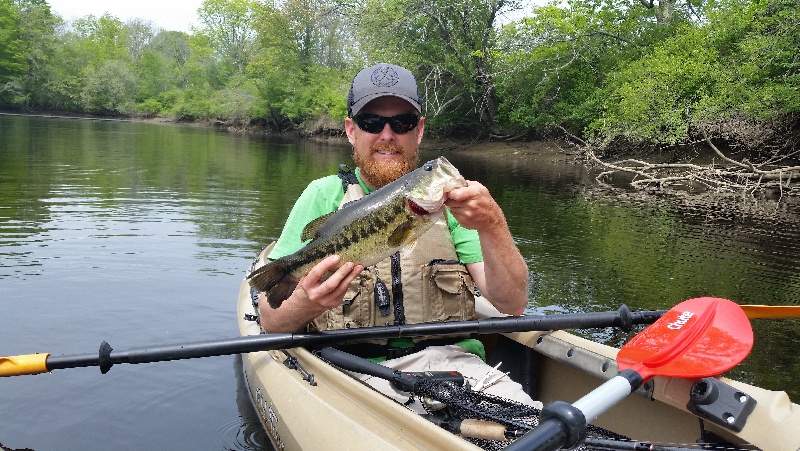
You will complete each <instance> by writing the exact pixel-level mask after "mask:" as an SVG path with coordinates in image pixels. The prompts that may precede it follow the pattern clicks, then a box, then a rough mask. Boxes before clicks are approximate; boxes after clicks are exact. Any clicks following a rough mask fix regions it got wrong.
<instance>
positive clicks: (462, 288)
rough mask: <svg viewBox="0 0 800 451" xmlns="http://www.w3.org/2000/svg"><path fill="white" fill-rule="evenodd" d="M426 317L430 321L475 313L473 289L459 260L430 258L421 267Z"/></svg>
mask: <svg viewBox="0 0 800 451" xmlns="http://www.w3.org/2000/svg"><path fill="white" fill-rule="evenodd" d="M423 278H424V280H425V281H429V282H432V283H425V284H423V287H424V288H423V289H424V290H425V291H427V292H426V293H425V295H424V296H423V297H424V298H425V299H427V310H428V312H427V313H428V317H429V318H430V320H432V321H463V320H467V319H473V318H475V317H476V315H475V291H474V284H473V282H472V277H470V275H469V272H468V271H467V268H466V267H465V266H464V265H462V264H461V263H458V262H451V261H436V260H435V261H433V262H431V263H429V264H428V265H426V266H425V268H424V269H423Z"/></svg>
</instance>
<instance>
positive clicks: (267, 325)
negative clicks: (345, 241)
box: [258, 255, 364, 333]
mask: <svg viewBox="0 0 800 451" xmlns="http://www.w3.org/2000/svg"><path fill="white" fill-rule="evenodd" d="M339 261H340V257H339V256H338V255H332V256H330V257H327V258H325V259H324V260H322V261H321V262H319V263H317V264H316V265H314V267H313V268H311V271H309V272H308V274H306V275H305V276H303V277H302V278H301V279H300V281H299V282H298V283H297V287H295V289H294V291H293V292H292V295H291V296H289V298H288V299H286V300H285V301H283V304H281V306H280V307H278V308H276V309H273V308H271V307H270V306H269V303H268V302H267V299H266V296H265V295H264V293H261V294H260V295H259V297H258V299H259V302H258V311H259V316H260V317H261V328H262V329H264V332H267V333H275V332H297V331H300V330H302V329H303V327H305V326H306V324H308V323H310V322H311V321H312V320H313V319H314V318H316V317H317V316H319V315H321V314H322V313H323V312H325V311H326V310H330V309H332V308H336V307H338V306H340V305H341V304H342V299H343V298H344V294H345V293H346V292H347V287H348V286H350V283H351V282H352V281H353V280H354V279H355V278H356V277H357V276H358V275H359V274H360V273H361V271H363V270H364V266H363V265H356V264H354V263H353V262H345V263H344V264H343V265H342V266H341V267H340V268H338V269H336V265H338V264H339ZM328 274H329V275H328ZM326 275H327V277H326Z"/></svg>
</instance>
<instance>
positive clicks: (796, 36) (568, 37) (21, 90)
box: [0, 0, 800, 145]
mask: <svg viewBox="0 0 800 451" xmlns="http://www.w3.org/2000/svg"><path fill="white" fill-rule="evenodd" d="M523 4H524V3H523V2H521V1H519V0H455V1H454V0H380V1H379V0H367V1H366V2H363V3H357V2H354V1H352V0H280V1H278V0H271V1H257V0H205V1H204V2H203V5H202V7H201V8H200V10H199V14H198V15H199V19H200V22H201V23H202V26H201V27H199V28H198V29H196V30H193V33H191V34H187V33H182V32H175V31H164V30H159V29H156V28H155V27H154V26H153V25H152V24H150V23H148V22H145V21H142V20H133V21H129V22H128V23H122V22H121V21H120V20H118V19H117V18H115V17H113V16H109V15H103V16H101V17H95V16H92V15H90V16H87V17H83V18H79V19H77V20H75V21H73V22H72V23H70V24H65V23H62V22H61V21H60V19H59V18H58V17H55V16H53V15H52V14H51V12H50V8H49V6H48V5H47V2H46V0H0V104H2V105H12V106H18V107H23V108H31V109H35V108H54V109H61V110H74V111H88V112H96V113H103V114H145V115H153V114H157V115H172V116H174V117H176V118H181V119H213V120H220V121H229V122H236V123H240V124H251V123H260V124H264V125H265V126H267V127H268V128H270V129H272V130H276V131H283V130H287V129H291V128H303V129H306V130H309V131H311V130H318V131H325V132H326V133H327V132H328V131H329V130H330V129H331V128H335V127H340V126H341V121H342V119H343V118H344V116H345V114H346V106H345V96H346V94H347V89H348V87H349V82H350V80H351V79H352V77H353V75H354V74H355V73H356V71H358V70H359V69H361V68H363V67H364V66H366V65H369V64H373V63H375V62H378V61H385V62H391V63H396V64H400V65H403V66H406V67H408V68H409V69H410V70H411V71H412V72H414V73H415V75H416V76H417V78H418V81H419V82H420V89H421V92H422V94H423V98H424V99H425V104H424V108H425V114H426V116H427V119H428V120H427V122H426V124H427V126H428V130H429V131H430V132H432V133H437V132H438V133H460V132H465V133H470V134H473V135H475V134H484V135H486V134H488V133H493V134H500V135H518V134H530V133H531V132H534V133H536V132H543V131H547V130H549V129H553V128H556V127H564V128H566V129H567V130H568V131H570V132H572V133H574V134H577V135H583V136H584V137H589V138H593V139H594V140H595V142H599V143H610V142H616V141H617V140H619V139H623V140H627V141H630V142H647V143H660V144H668V145H677V144H681V143H685V142H687V141H689V140H693V139H695V138H696V137H695V136H693V135H692V134H693V133H694V130H697V128H698V127H702V126H707V125H715V124H716V125H719V124H724V123H725V121H727V120H731V118H737V120H738V119H742V120H743V121H739V122H738V123H749V124H775V123H781V122H782V121H783V122H785V123H786V124H789V125H787V126H790V125H791V123H792V122H791V117H793V116H792V115H796V114H797V113H798V112H800V61H798V58H797V55H798V51H797V49H798V42H800V0H709V1H707V2H704V3H698V2H693V3H691V5H690V4H689V3H688V2H686V3H684V2H676V1H674V0H662V1H659V2H657V5H656V7H655V8H652V9H651V8H646V7H644V6H642V5H641V3H640V2H635V1H634V2H631V1H630V0H569V1H567V2H560V1H553V2H552V3H551V4H548V5H545V6H537V7H534V8H532V9H531V10H529V11H522V12H523V13H525V14H523V15H522V16H524V17H521V18H519V19H517V20H515V21H509V20H508V16H507V14H509V13H519V12H520V11H521V8H522V5H523ZM515 17H520V14H515ZM501 21H502V22H501ZM501 23H502V25H501ZM786 118H789V120H787V119H786ZM784 128H785V127H784Z"/></svg>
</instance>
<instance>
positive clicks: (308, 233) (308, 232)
mask: <svg viewBox="0 0 800 451" xmlns="http://www.w3.org/2000/svg"><path fill="white" fill-rule="evenodd" d="M334 213H336V212H335V211H334V212H331V213H328V214H324V215H322V216H320V217H319V218H317V219H315V220H313V221H311V222H309V223H308V224H306V226H305V227H304V228H303V232H302V233H301V234H300V241H308V240H313V239H314V238H316V237H317V233H319V229H320V227H322V225H323V224H325V222H327V221H328V218H330V217H331V215H333V214H334Z"/></svg>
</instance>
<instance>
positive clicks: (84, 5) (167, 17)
mask: <svg viewBox="0 0 800 451" xmlns="http://www.w3.org/2000/svg"><path fill="white" fill-rule="evenodd" d="M48 3H49V4H50V9H51V10H52V11H53V12H56V13H58V15H60V16H61V17H62V18H64V19H65V20H73V19H77V18H80V17H86V16H88V15H89V14H94V15H95V16H97V17H100V16H102V15H103V14H105V13H109V14H111V15H112V16H114V17H116V18H117V19H119V20H121V21H123V22H127V21H128V19H133V18H137V17H138V18H142V19H145V20H150V21H152V22H153V23H155V24H156V26H159V27H161V28H164V29H166V30H175V31H186V32H188V31H189V25H194V26H197V25H198V20H197V9H198V8H200V5H202V3H203V0H134V1H130V0H111V1H110V0H48Z"/></svg>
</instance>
